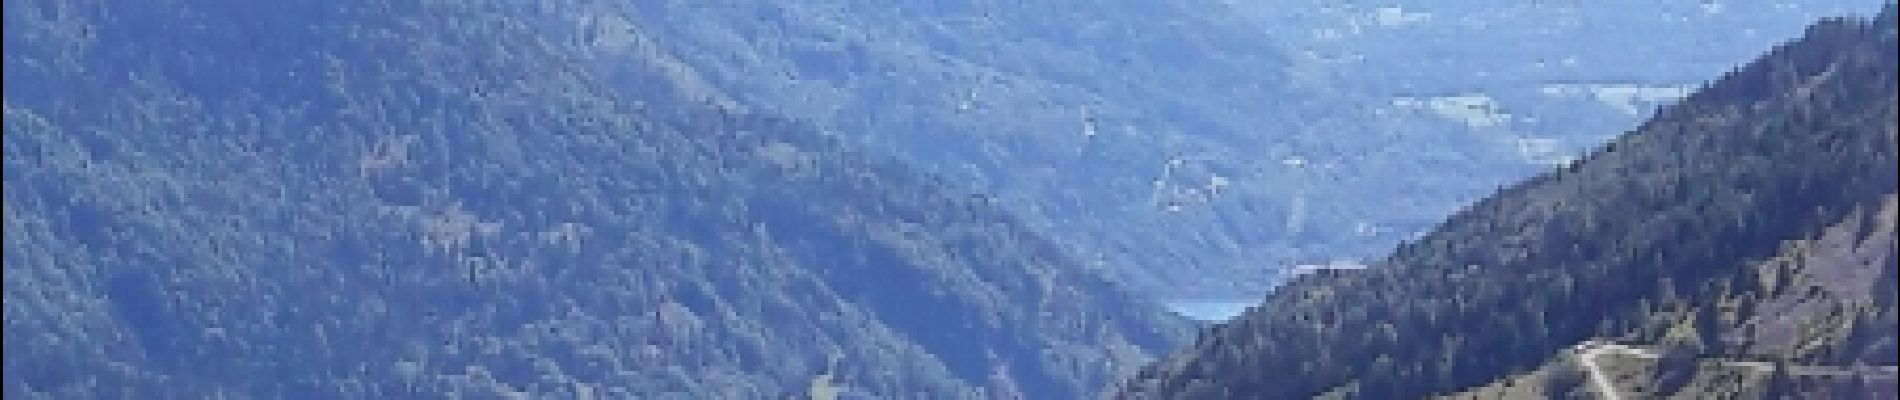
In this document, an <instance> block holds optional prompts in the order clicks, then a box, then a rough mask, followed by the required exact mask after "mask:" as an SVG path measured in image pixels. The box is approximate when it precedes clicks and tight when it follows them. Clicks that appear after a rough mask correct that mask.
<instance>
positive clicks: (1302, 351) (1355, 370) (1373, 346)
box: [1118, 5, 1900, 399]
mask: <svg viewBox="0 0 1900 400" xmlns="http://www.w3.org/2000/svg"><path fill="white" fill-rule="evenodd" d="M1895 19H1896V15H1895V8H1894V6H1892V5H1889V6H1887V7H1886V8H1885V9H1884V10H1883V12H1882V13H1881V15H1880V16H1879V17H1878V18H1877V19H1874V20H1866V19H1832V20H1826V21H1824V22H1821V23H1819V24H1817V25H1814V26H1812V27H1810V28H1809V29H1808V31H1807V33H1806V35H1805V36H1804V37H1802V38H1801V39H1799V40H1796V41H1793V42H1791V43H1788V44H1786V45H1784V46H1780V47H1777V48H1775V49H1774V50H1773V51H1772V52H1769V53H1768V54H1767V55H1765V56H1763V57H1762V58H1760V59H1759V60H1757V61H1755V62H1753V63H1750V64H1748V65H1746V66H1743V67H1741V68H1739V69H1737V70H1735V71H1733V72H1731V73H1729V74H1727V75H1725V76H1723V77H1722V78H1721V79H1719V80H1717V81H1715V82H1714V83H1712V84H1711V85H1710V86H1708V87H1706V88H1703V89H1701V90H1699V91H1697V92H1696V93H1694V94H1692V95H1690V96H1689V97H1688V98H1686V99H1685V100H1684V101H1683V102H1682V103H1680V104H1677V105H1673V106H1669V107H1665V108H1664V109H1663V110H1662V111H1661V112H1660V113H1659V114H1658V115H1657V116H1656V117H1654V118H1653V119H1651V120H1650V121H1648V122H1646V123H1645V124H1643V126H1642V127H1640V128H1638V129H1637V130H1635V131H1633V132H1630V133H1628V134H1626V135H1624V136H1622V137H1620V138H1618V139H1617V140H1615V141H1613V142H1611V143H1609V144H1607V145H1605V146H1603V147H1602V148H1600V149H1597V150H1596V151H1594V152H1592V153H1591V154H1590V155H1588V156H1587V157H1585V159H1584V160H1582V161H1580V162H1578V163H1576V164H1573V165H1569V166H1565V167H1561V168H1558V169H1557V170H1555V171H1552V172H1549V173H1546V174H1543V175H1540V176H1538V177H1537V178H1534V179H1532V180H1530V181H1528V182H1526V183H1523V184H1520V185H1516V186H1513V187H1510V188H1508V189H1504V190H1502V191H1500V192H1499V193H1497V194H1495V195H1494V196H1492V197H1490V198H1488V199H1486V200H1484V201H1480V202H1478V203H1476V204H1474V205H1472V206H1470V207H1468V208H1466V209H1465V210H1463V211H1461V212H1459V213H1458V214H1457V215H1455V216H1453V217H1451V218H1450V219H1449V220H1448V221H1446V222H1444V223H1443V224H1441V225H1439V226H1438V227H1437V228H1436V229H1435V230H1434V231H1433V232H1432V233H1431V234H1429V235H1426V236H1425V237H1423V238H1421V239H1418V240H1415V241H1411V242H1409V243H1406V244H1404V245H1402V246H1400V248H1399V249H1398V250H1397V251H1396V252H1395V253H1394V254H1393V255H1392V256H1391V257H1390V258H1388V259H1386V260H1384V261H1383V262H1382V263H1380V265H1377V266H1375V267H1374V268H1372V269H1369V270H1364V271H1332V272H1327V273H1322V274H1315V275H1309V276H1307V277H1304V278H1301V279H1298V280H1296V281H1294V282H1293V283H1290V284H1289V285H1287V286H1285V287H1283V288H1281V289H1279V290H1278V291H1276V292H1275V293H1273V294H1272V295H1270V296H1268V297H1267V298H1266V299H1265V302H1264V303H1263V304H1262V305H1261V306H1259V307H1257V308H1254V309H1252V310H1250V311H1249V312H1248V313H1247V314H1246V315H1244V316H1242V317H1240V318H1239V319H1237V320H1236V321H1234V322H1232V323H1228V324H1225V325H1222V326H1219V327H1216V328H1213V329H1211V330H1210V331H1208V332H1204V333H1203V334H1202V336H1201V337H1200V338H1199V339H1198V340H1197V341H1196V344H1195V345H1193V346H1192V347H1191V348H1190V349H1187V350H1185V351H1183V352H1181V353H1178V354H1176V355H1174V356H1171V357H1170V358H1168V359H1167V360H1165V361H1163V362H1160V363H1157V364H1155V365H1151V366H1150V367H1148V368H1146V369H1144V371H1143V372H1142V373H1140V374H1139V375H1138V376H1137V377H1136V378H1134V379H1132V380H1131V381H1129V382H1127V383H1126V384H1125V387H1123V388H1122V391H1121V392H1120V393H1119V395H1118V397H1120V398H1131V399H1132V398H1139V399H1153V398H1182V399H1223V398H1259V399H1290V398H1313V397H1322V398H1367V399H1387V398H1420V397H1426V396H1430V395H1434V394H1453V393H1456V392H1460V391H1464V390H1467V389H1469V388H1475V387H1479V386H1482V385H1486V384H1489V383H1492V382H1495V381H1498V380H1501V379H1508V378H1511V377H1513V376H1518V375H1520V374H1524V373H1529V372H1531V371H1533V370H1537V369H1539V368H1540V366H1542V365H1543V364H1544V363H1545V362H1546V361H1547V360H1552V359H1556V358H1557V357H1559V356H1560V355H1562V354H1564V353H1563V352H1564V351H1565V349H1567V348H1570V347H1572V346H1576V345H1581V344H1585V342H1586V341H1587V340H1603V341H1615V342H1625V343H1638V344H1645V345H1656V346H1671V347H1676V348H1678V349H1680V350H1677V354H1686V355H1687V357H1681V358H1679V359H1682V360H1687V361H1688V362H1689V364H1690V365H1697V363H1698V362H1703V361H1704V360H1706V362H1704V363H1703V365H1706V366H1708V368H1709V369H1710V370H1713V369H1716V368H1718V366H1719V365H1724V364H1726V362H1717V361H1714V360H1736V359H1741V360H1753V361H1752V362H1759V363H1764V364H1768V365H1771V366H1788V365H1852V364H1868V365H1881V366H1893V365H1895V364H1900V360H1896V358H1897V357H1896V352H1895V327H1894V323H1895V320H1894V315H1895V303H1894V295H1893V287H1894V279H1895V276H1896V274H1897V273H1900V272H1897V271H1896V260H1897V259H1900V256H1897V255H1896V254H1895V250H1894V247H1893V243H1894V242H1893V240H1894V239H1893V235H1894V233H1893V231H1892V229H1893V224H1892V222H1891V220H1892V216H1891V213H1892V212H1893V211H1892V208H1893V207H1894V206H1893V202H1894V201H1895V200H1894V199H1895V195H1896V189H1897V187H1900V178H1897V174H1900V172H1896V169H1897V168H1896V166H1897V165H1900V159H1896V155H1895V153H1896V145H1897V144H1896V136H1897V135H1900V127H1897V126H1896V122H1895V118H1896V117H1900V109H1897V105H1900V99H1897V98H1896V97H1900V96H1896V94H1895V89H1894V88H1895V84H1896V78H1895V75H1896V71H1895V70H1896V68H1900V65H1897V64H1900V62H1896V31H1897V29H1896V24H1895ZM1546 368H1547V367H1546ZM1779 370H1783V371H1787V370H1797V369H1787V368H1779ZM1690 371H1692V373H1688V374H1683V375H1682V376H1690V377H1697V378H1694V379H1688V378H1682V379H1674V380H1672V381H1673V382H1675V384H1677V385H1688V384H1687V383H1684V382H1691V381H1693V382H1698V385H1689V386H1676V387H1675V389H1679V390H1680V389H1683V388H1691V389H1709V390H1725V391H1726V392H1716V393H1694V392H1690V393H1674V394H1675V395H1679V396H1686V397H1696V396H1710V395H1723V396H1740V397H1743V398H1755V397H1760V398H1782V397H1784V396H1795V395H1796V393H1802V392H1804V391H1806V393H1809V394H1810V395H1822V396H1831V394H1827V393H1833V394H1840V393H1842V392H1828V391H1827V390H1833V389H1828V388H1815V387H1809V386H1801V385H1792V384H1790V382H1791V381H1792V380H1793V379H1792V378H1791V377H1789V376H1787V375H1774V376H1769V377H1766V378H1761V379H1754V380H1755V381H1759V382H1762V383H1761V384H1759V385H1741V384H1735V383H1734V382H1729V383H1721V382H1713V383H1712V382H1710V380H1709V379H1708V378H1707V376H1708V375H1710V374H1712V373H1713V372H1710V371H1706V370H1697V369H1695V368H1691V369H1690ZM1810 371H1811V369H1810ZM1862 378H1866V377H1865V376H1862ZM1577 382H1578V381H1577V380H1576V379H1572V380H1571V381H1570V383H1571V384H1572V385H1578V383H1577ZM1736 382H1741V381H1736ZM1849 387H1851V386H1849ZM1572 388H1574V386H1573V387H1572ZM1833 388H1834V389H1838V388H1839V387H1833ZM1579 390H1587V389H1579ZM1808 390H1813V391H1808ZM1578 393H1583V392H1576V391H1569V390H1566V391H1559V392H1558V393H1553V394H1552V395H1554V396H1568V395H1572V394H1578Z"/></svg>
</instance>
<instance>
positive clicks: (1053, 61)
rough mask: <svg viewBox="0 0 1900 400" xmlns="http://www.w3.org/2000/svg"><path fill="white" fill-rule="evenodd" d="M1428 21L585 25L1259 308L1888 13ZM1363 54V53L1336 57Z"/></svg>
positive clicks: (1223, 14)
mask: <svg viewBox="0 0 1900 400" xmlns="http://www.w3.org/2000/svg"><path fill="white" fill-rule="evenodd" d="M1399 3H1407V2H1399ZM1421 3H1427V4H1421V5H1420V6H1419V7H1413V6H1412V4H1406V8H1405V9H1404V10H1407V11H1405V12H1409V13H1436V14H1434V15H1436V17H1435V18H1436V19H1433V20H1431V21H1427V22H1429V23H1420V24H1416V25H1407V26H1403V27H1397V26H1395V27H1383V26H1371V25H1370V22H1366V21H1364V20H1363V18H1361V19H1349V18H1358V17H1361V15H1359V13H1361V12H1363V13H1377V12H1378V11H1380V10H1387V9H1388V8H1391V7H1386V5H1387V4H1395V3H1394V2H1381V3H1379V4H1378V6H1379V7H1381V8H1377V9H1376V10H1375V9H1373V8H1372V7H1353V6H1352V5H1350V4H1340V2H1337V1H1321V2H1289V1H1274V2H1235V1H1204V0H1164V1H1129V0H1108V1H1077V0H1057V1H1037V2H1018V1H990V0H975V1H867V0H794V1H759V0H742V1H721V2H718V3H717V4H705V2H703V1H680V0H672V1H639V2H626V4H624V5H621V6H619V7H613V8H610V9H605V10H601V11H599V12H598V13H594V14H589V17H590V18H584V19H576V20H575V21H574V22H573V24H574V25H577V26H586V27H588V29H593V30H597V31H599V32H601V33H602V34H601V37H602V38H612V40H614V41H618V42H623V43H627V46H629V47H632V48H638V49H640V50H639V51H641V52H644V53H650V54H658V55H663V57H665V58H666V59H667V60H669V61H668V62H667V65H668V66H669V67H668V68H669V69H670V70H672V71H675V72H676V73H675V74H674V75H673V77H674V78H676V79H675V81H676V82H678V84H679V85H680V86H682V87H688V88H691V90H689V91H690V92H692V93H695V96H694V98H697V99H707V100H708V101H714V102H720V103H724V104H732V105H735V106H742V107H747V108H751V109H767V110H775V111H777V112H780V113H782V114H784V115H789V116H794V117H798V118H802V119H809V120H810V121H812V122H813V123H814V124H815V125H818V126H820V127H823V128H824V129H827V130H831V131H836V132H839V133H840V134H841V136H842V137H847V138H850V139H852V140H854V141H861V142H863V143H866V144H867V145H868V146H870V147H871V148H873V149H876V150H877V151H880V152H887V153H890V154H894V155H899V156H901V157H902V158H903V159H904V160H906V161H909V162H910V163H912V164H913V165H918V166H921V167H923V168H926V169H928V170H930V171H933V172H936V173H939V174H941V175H943V176H945V177H946V178H947V179H950V180H952V181H953V182H956V183H958V184H960V185H970V186H972V187H975V188H977V189H978V190H980V191H983V192H985V193H993V194H996V195H997V197H998V200H999V201H1000V202H1002V203H1003V204H1004V205H1005V206H1006V207H1007V208H1009V209H1010V210H1011V211H1012V212H1013V213H1015V214H1017V215H1020V216H1022V218H1023V220H1024V221H1025V222H1027V223H1029V224H1030V225H1031V226H1032V227H1034V228H1036V229H1038V230H1039V231H1042V232H1044V233H1045V236H1046V237H1050V238H1052V239H1053V240H1057V241H1059V242H1061V243H1062V244H1063V245H1064V247H1066V248H1070V249H1073V252H1074V253H1076V254H1078V255H1079V256H1081V257H1084V258H1086V259H1087V260H1088V261H1090V262H1092V263H1099V264H1100V265H1101V266H1103V268H1104V269H1105V270H1107V271H1110V272H1111V273H1113V274H1115V275H1116V276H1118V277H1120V278H1122V280H1123V281H1125V282H1128V283H1129V284H1131V285H1134V286H1136V287H1138V288H1141V289H1144V290H1143V292H1144V293H1145V294H1149V295H1151V296H1154V297H1161V298H1170V297H1172V298H1213V299H1220V298H1242V297H1253V296H1258V295H1259V294H1260V293H1261V292H1262V291H1263V290H1265V289H1266V288H1267V287H1270V286H1271V285H1272V284H1273V283H1275V282H1277V281H1278V280H1279V278H1281V277H1282V275H1283V272H1285V271H1284V270H1283V267H1287V266H1291V265H1296V264H1311V263H1316V262H1318V263H1323V262H1330V261H1334V260H1337V259H1344V260H1357V259H1362V258H1365V259H1369V258H1373V257H1374V256H1378V255H1382V254H1383V253H1385V252H1388V251H1389V250H1390V249H1391V248H1392V246H1394V245H1395V244H1397V243H1398V242H1399V241H1400V240H1401V239H1405V238H1410V237H1413V236H1414V235H1415V234H1418V233H1422V232H1423V231H1425V230H1427V229H1429V228H1430V227H1431V225H1432V224H1434V223H1436V222H1438V221H1440V220H1442V219H1443V218H1444V217H1445V216H1447V215H1449V214H1450V213H1451V212H1453V211H1455V210H1456V209H1457V208H1458V207H1459V206H1461V205H1464V204H1468V203H1470V202H1472V201H1475V200H1477V199H1479V198H1480V197H1482V196H1483V195H1485V194H1487V193H1488V192H1490V191H1492V190H1495V188H1496V187H1497V186H1498V185H1501V184H1505V183H1508V182H1512V181H1516V180H1519V179H1522V178H1524V177H1528V176H1530V175H1532V174H1534V173H1536V172H1539V171H1541V170H1543V169H1545V168H1547V167H1546V166H1545V165H1546V163H1550V162H1556V161H1557V160H1562V159H1565V158H1567V157H1570V156H1574V155H1576V154H1577V153H1578V152H1579V151H1581V150H1582V149H1585V148H1588V147H1590V146H1595V145H1598V144H1601V143H1602V142H1603V141H1606V140H1608V139H1609V135H1608V134H1610V133H1612V132H1615V131H1619V130H1623V129H1627V128H1628V127H1629V126H1632V125H1634V124H1635V123H1637V122H1640V121H1638V118H1640V116H1641V115H1646V114H1647V113H1649V112H1650V110H1651V109H1652V108H1653V107H1652V106H1651V105H1652V104H1655V102H1654V101H1645V102H1638V104H1632V105H1628V106H1627V108H1628V110H1627V111H1625V110H1624V109H1623V107H1624V105H1623V104H1622V102H1621V101H1620V100H1616V101H1612V102H1615V103H1618V105H1617V106H1615V107H1611V106H1606V105H1605V104H1604V102H1603V101H1598V100H1594V99H1592V98H1585V97H1587V96H1596V95H1598V94H1596V93H1595V92H1592V91H1595V90H1598V89H1599V88H1598V87H1597V85H1608V86H1609V87H1606V88H1601V91H1603V93H1602V94H1601V95H1602V96H1609V98H1611V99H1613V100H1614V99H1620V98H1621V97H1617V96H1623V94H1620V93H1622V92H1618V90H1639V92H1631V94H1628V96H1636V97H1642V98H1648V97H1643V96H1650V94H1645V93H1648V92H1640V90H1652V89H1655V90H1663V91H1666V92H1668V93H1677V92H1675V91H1670V90H1671V89H1673V88H1676V87H1677V85H1692V84H1695V83H1698V82H1700V81H1701V80H1702V79H1704V78H1705V77H1707V76H1709V75H1711V74H1714V73H1716V72H1719V69H1718V68H1725V67H1726V66H1730V65H1734V64H1737V63H1740V62H1744V61H1746V60H1747V58H1748V57H1749V56H1752V55H1753V53H1754V52H1755V51H1757V50H1758V49H1759V48H1760V47H1763V46H1767V45H1769V44H1770V43H1771V42H1770V39H1768V38H1781V37H1786V36H1791V35H1794V34H1796V33H1798V30H1799V27H1800V26H1802V25H1804V24H1806V23H1807V22H1809V21H1811V20H1812V19H1811V18H1807V17H1802V16H1800V14H1799V13H1800V12H1830V11H1831V10H1840V9H1849V10H1856V11H1865V10H1867V9H1870V8H1871V6H1870V4H1871V3H1870V2H1869V0H1803V1H1790V2H1777V3H1778V4H1781V3H1786V5H1806V6H1807V7H1803V8H1801V9H1799V10H1783V9H1781V8H1782V7H1780V6H1779V5H1776V6H1774V7H1767V6H1763V7H1756V6H1744V5H1735V6H1732V7H1728V8H1727V9H1725V11H1723V13H1721V14H1719V15H1715V16H1711V17H1707V18H1701V17H1698V18H1697V19H1694V20H1690V21H1682V22H1678V21H1675V20H1673V19H1670V20H1667V21H1657V20H1661V19H1663V18H1662V16H1664V15H1676V14H1674V13H1673V12H1672V13H1668V14H1665V13H1663V12H1660V10H1668V11H1676V10H1695V9H1697V5H1696V4H1694V2H1672V3H1671V4H1668V5H1658V4H1654V2H1630V3H1629V4H1623V5H1622V6H1634V7H1641V8H1640V9H1642V10H1645V12H1649V11H1651V10H1658V12H1656V13H1655V14H1654V15H1651V16H1649V17H1650V18H1639V17H1638V16H1629V15H1626V14H1629V13H1627V12H1625V11H1623V10H1626V9H1627V8H1619V7H1622V6H1613V5H1604V4H1599V3H1600V2H1583V3H1576V4H1567V3H1568V2H1502V3H1501V2H1495V1H1431V2H1421ZM1637 3H1642V4H1637ZM1322 9H1324V10H1347V11H1350V12H1351V13H1350V14H1351V15H1344V14H1349V13H1345V12H1342V13H1341V15H1334V14H1323V13H1320V12H1315V11H1316V10H1322ZM1816 10H1830V11H1816ZM1406 15H1410V14H1406ZM1342 19H1346V20H1342ZM1557 25H1562V26H1564V27H1569V29H1568V30H1562V29H1555V28H1553V27H1555V26H1557ZM1605 28H1613V29H1605ZM1554 29H1555V31H1556V32H1559V33H1557V34H1552V33H1550V32H1553V30H1554ZM1750 30H1759V31H1761V32H1760V33H1759V34H1758V35H1753V36H1751V35H1744V34H1743V32H1745V31H1750ZM1346 31H1351V32H1354V33H1363V34H1361V35H1357V36H1354V35H1352V34H1346V36H1344V37H1333V36H1337V35H1338V34H1340V33H1341V32H1346ZM1689 31H1695V32H1696V33H1701V32H1707V33H1706V35H1692V34H1690V33H1689ZM1559 35H1562V36H1559ZM1319 36H1325V38H1319ZM1704 36H1712V37H1719V38H1727V39H1728V40H1720V41H1715V40H1699V39H1702V38H1703V37H1704ZM1630 42H1635V43H1640V44H1643V45H1646V46H1648V47H1643V46H1631V45H1629V44H1630ZM1523 43H1532V44H1547V45H1545V46H1524V45H1520V44H1523ZM1684 46H1693V47H1694V48H1695V49H1696V50H1694V51H1689V50H1685V49H1683V48H1682V47H1684ZM1565 51H1575V53H1563V52H1565ZM1421 52H1423V53H1425V55H1420V53H1421ZM1320 53H1323V54H1320ZM1560 55H1561V56H1571V55H1575V56H1578V57H1580V58H1581V59H1582V62H1581V64H1577V65H1571V66H1563V65H1559V64H1561V61H1560V59H1562V58H1563V57H1560ZM1354 56H1363V57H1368V58H1370V59H1371V61H1368V62H1358V63H1355V62H1351V60H1350V59H1351V58H1352V57H1354ZM1544 56H1551V57H1552V59H1551V60H1550V63H1549V64H1550V66H1549V68H1546V69H1541V70H1538V71H1535V72H1536V73H1527V72H1526V71H1525V69H1527V68H1529V65H1530V64H1533V62H1531V61H1529V60H1528V59H1532V58H1536V57H1544ZM1711 64H1713V65H1719V66H1721V67H1717V68H1709V67H1708V66H1709V65H1711ZM1507 76H1509V77H1526V78H1530V79H1536V80H1537V81H1535V82H1523V81H1516V80H1512V79H1510V78H1505V77H1507ZM1685 76H1689V77H1694V78H1688V79H1682V78H1683V77H1685ZM1497 82H1503V83H1497ZM1546 84H1548V85H1552V86H1550V87H1549V88H1546V87H1545V85H1546ZM1571 84H1575V85H1571ZM1618 85H1624V86H1618ZM1625 86H1628V87H1625ZM1545 89H1552V90H1558V91H1559V92H1560V93H1558V94H1556V95H1551V94H1546V93H1544V90H1545ZM1573 89H1574V90H1576V91H1578V93H1577V94H1569V92H1567V91H1569V90H1573ZM1665 97H1667V96H1665ZM1632 102H1634V100H1632ZM1398 103H1403V104H1406V106H1399V105H1397V104H1398ZM1473 110H1479V111H1481V112H1482V113H1483V115H1477V116H1474V115H1472V113H1473V112H1474V111H1473ZM1532 120H1536V122H1533V121H1532ZM1474 124H1475V125H1474ZM1393 199H1400V200H1399V201H1394V200H1393Z"/></svg>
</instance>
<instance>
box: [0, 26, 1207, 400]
mask: <svg viewBox="0 0 1900 400" xmlns="http://www.w3.org/2000/svg"><path fill="white" fill-rule="evenodd" d="M602 3H605V2H597V1H581V0H576V1H558V0H557V1H534V2H415V1H400V0H390V1H380V0H349V1H269V2H252V1H214V0H204V1H186V0H155V1H28V0H21V1H13V0H9V1H7V3H6V8H5V9H6V11H5V48H6V64H5V69H6V73H5V85H4V88H5V97H4V110H5V132H6V134H5V141H4V144H5V168H4V175H5V181H4V182H5V187H6V190H5V195H4V199H5V203H4V204H5V223H6V225H5V231H6V235H5V237H6V239H5V240H6V248H5V265H6V267H5V268H6V274H5V276H6V279H5V282H6V283H5V293H6V326H5V332H6V335H5V338H6V339H5V344H6V351H5V354H6V356H5V379H4V381H5V393H6V398H8V399H14V398H58V399H74V398H228V397H237V398H323V399H332V398H451V397H452V398H462V397H471V398H497V397H503V396H508V395H522V394H525V395H526V396H527V397H530V398H582V399H585V398H627V397H633V398H646V399H667V398H682V399H712V398H719V399H724V398H777V397H779V396H804V395H805V394H807V393H826V392H840V395H841V396H842V398H932V399H936V398H946V399H947V398H985V397H988V398H999V397H1002V396H1003V395H1004V394H1011V393H1014V394H1020V395H1023V396H1027V398H1037V399H1059V398H1076V397H1083V396H1087V395H1089V394H1091V393H1094V392H1096V391H1098V390H1100V388H1102V387H1105V386H1106V384H1107V383H1108V382H1109V380H1110V378H1111V377H1112V376H1115V374H1117V373H1118V372H1121V371H1123V370H1125V369H1127V368H1131V367H1133V366H1136V365H1138V363H1140V362H1142V361H1143V360H1144V358H1146V357H1147V356H1148V355H1150V354H1153V353H1154V352H1156V351H1160V350H1162V349H1165V348H1168V347H1169V346H1170V345H1171V344H1172V343H1175V342H1176V341H1177V340H1178V338H1181V337H1184V334H1185V333H1186V331H1185V329H1186V324H1185V322H1182V321H1179V320H1177V319H1175V318H1172V317H1171V316H1168V315H1165V314H1164V312H1163V311H1161V310H1160V309H1159V308H1158V307H1156V306H1153V305H1150V304H1146V303H1138V302H1133V301H1130V300H1128V298H1129V296H1128V295H1127V294H1126V293H1124V292H1123V291H1122V290H1121V289H1120V288H1118V287H1116V286H1115V285H1112V284H1110V283H1108V281H1107V280H1106V279H1104V278H1103V277H1100V276H1097V275H1095V274H1094V273H1091V272H1088V271H1085V270H1084V268H1083V264H1082V263H1080V262H1078V261H1076V260H1074V259H1072V258H1071V257H1069V256H1068V255H1067V254H1066V253H1064V252H1063V251H1062V248H1061V247H1060V246H1058V245H1056V244H1054V243H1051V242H1049V241H1046V240H1043V239H1040V238H1038V237H1037V236H1035V235H1033V234H1032V232H1031V230H1030V229H1028V228H1026V227H1024V226H1023V224H1021V223H1018V222H1016V221H1015V220H1014V219H1012V218H1010V217H1008V216H1006V215H1005V214H1004V213H1003V212H1002V210H1000V209H999V208H998V207H997V206H995V205H994V204H992V203H991V202H990V201H988V200H985V199H983V198H980V197H976V196H969V195H967V194H964V193H963V192H961V191H960V189H956V188H953V187H950V186H949V185H944V184H941V183H937V182H936V180H934V179H931V178H928V177H926V176H924V175H919V174H914V173H910V172H907V170H906V169H905V168H904V167H903V166H901V165H897V164H894V163H892V162H886V161H880V158H878V157H873V156H864V155H860V153H858V152H854V151H849V150H847V148H849V147H851V146H844V145H839V144H837V143H835V142H837V140H835V139H832V138H830V137H829V136H827V135H822V134H819V133H816V131H814V130H812V129H810V128H807V127H805V126H803V125H801V124H797V123H791V122H787V121H785V120H781V119H776V118H773V117H770V116H769V115H767V114H751V113H744V112H736V111H731V110H726V109H722V108H720V107H719V106H718V105H717V104H709V103H716V102H711V101H706V102H692V101H687V100H682V99H692V98H695V95H694V93H696V92H694V91H693V89H694V88H693V87H692V86H690V85H687V84H686V83H690V81H686V80H681V79H680V76H679V75H677V72H678V70H675V69H669V65H671V64H668V63H669V62H670V61H669V59H666V58H662V57H659V56H656V55H654V54H651V53H645V52H642V51H641V50H640V49H639V48H636V47H631V46H628V45H627V42H625V41H624V40H627V38H625V37H621V36H613V35H605V36H603V35H602V34H601V32H600V31H599V30H590V29H584V28H585V27H583V26H580V25H577V24H573V23H572V22H573V20H574V19H577V18H578V19H590V18H591V17H590V15H594V14H590V13H591V12H593V11H594V10H598V9H602V8H603V7H602Z"/></svg>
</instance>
